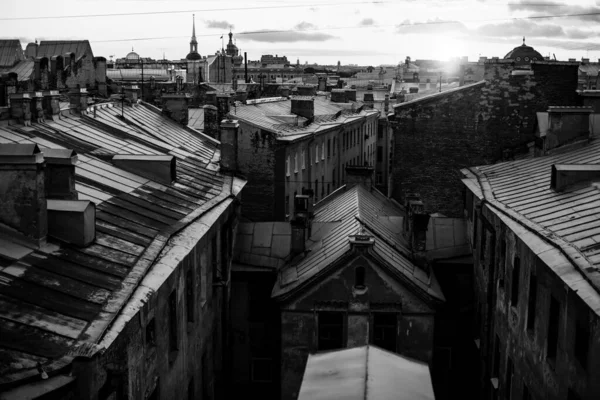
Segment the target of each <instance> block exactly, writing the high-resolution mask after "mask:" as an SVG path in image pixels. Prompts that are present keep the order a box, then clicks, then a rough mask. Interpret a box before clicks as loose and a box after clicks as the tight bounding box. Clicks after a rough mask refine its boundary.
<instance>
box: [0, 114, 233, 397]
mask: <svg viewBox="0 0 600 400" xmlns="http://www.w3.org/2000/svg"><path fill="white" fill-rule="evenodd" d="M95 107H96V110H95V112H91V108H89V109H88V110H90V112H89V113H87V114H85V115H82V116H75V115H63V116H62V117H61V118H60V119H58V120H55V121H46V122H45V123H36V122H33V121H32V125H31V126H29V127H25V126H23V125H9V126H0V144H7V143H8V144H15V143H21V144H24V143H35V144H37V145H38V146H39V148H40V150H41V151H42V152H44V151H45V150H46V149H48V148H51V149H73V150H75V151H76V152H77V156H78V160H79V161H78V163H77V164H76V166H75V174H76V175H75V179H76V183H75V187H76V189H77V191H78V194H79V200H90V201H92V202H93V203H95V205H96V239H95V241H94V242H93V243H92V244H91V245H89V246H87V247H85V248H80V247H74V246H71V245H68V244H64V243H61V242H54V241H52V240H51V238H49V239H48V245H47V246H45V247H41V248H39V249H32V248H28V247H25V246H23V245H21V244H19V243H17V242H15V241H13V240H12V238H11V237H10V236H0V282H1V283H2V285H0V304H1V307H0V326H2V334H1V335H0V388H1V387H2V385H9V384H10V383H11V382H15V381H18V380H21V379H28V378H32V379H39V372H38V371H37V369H36V363H37V362H40V363H41V364H42V365H43V366H44V368H45V369H46V371H47V372H48V374H50V375H52V373H53V371H55V370H57V369H59V368H61V367H62V366H64V365H66V363H68V362H69V360H70V359H71V358H72V357H74V356H77V355H83V354H85V355H88V356H89V355H91V354H93V353H94V352H96V351H98V350H100V349H102V348H103V347H106V346H108V345H109V344H110V343H111V341H112V340H114V338H115V337H116V336H117V335H118V332H119V331H120V330H121V329H122V328H123V326H124V323H125V322H124V320H126V319H127V318H130V317H128V316H127V315H130V314H126V315H123V313H122V310H123V309H124V307H125V306H126V305H127V307H129V308H132V307H133V309H136V307H138V308H139V307H140V304H141V303H140V301H142V300H140V298H139V297H137V296H136V295H134V291H135V293H138V292H137V291H138V290H143V291H146V292H147V293H146V296H150V294H151V293H152V291H154V290H156V289H157V288H158V287H159V286H160V285H161V284H162V281H163V280H164V279H166V276H168V274H166V275H165V274H164V272H163V273H162V274H161V276H160V277H158V278H154V279H151V280H150V281H145V284H144V285H143V286H140V283H141V280H142V279H144V278H145V277H146V276H147V275H148V274H149V273H151V271H152V270H153V265H161V267H162V268H163V269H164V268H165V267H167V266H168V265H169V260H165V259H163V257H164V253H163V251H164V252H167V251H169V250H170V249H171V248H172V244H169V243H170V241H171V240H172V239H173V238H174V236H175V235H178V234H179V233H180V232H181V231H182V230H183V229H184V228H186V227H187V226H188V225H189V224H190V223H192V222H193V221H195V220H198V219H200V220H201V221H204V220H203V218H208V217H209V216H210V215H211V213H213V212H219V211H218V210H222V209H223V208H222V207H224V206H225V205H227V204H228V202H231V201H233V200H232V196H235V195H236V194H237V192H239V189H241V186H243V181H240V180H238V179H237V178H231V177H230V176H227V175H224V174H222V173H220V172H219V166H218V160H219V155H220V152H219V150H218V143H217V142H216V141H214V140H212V139H211V138H208V137H206V136H204V135H202V134H200V133H198V132H195V131H194V130H192V129H189V128H187V127H183V126H181V125H179V124H177V123H175V122H173V121H171V120H169V119H167V118H165V117H164V116H162V115H161V114H160V110H158V109H156V108H154V107H152V106H150V105H146V104H138V105H134V106H127V105H126V106H125V108H124V115H123V116H121V106H120V105H119V107H112V104H103V105H102V106H95ZM117 154H118V155H146V156H149V155H156V156H165V155H170V156H173V157H175V159H176V174H177V177H176V180H175V181H174V182H172V183H170V184H165V183H159V182H157V181H156V180H153V179H149V178H147V177H144V176H140V175H137V174H134V173H131V172H127V171H125V170H123V169H121V168H119V167H117V166H116V165H115V164H113V163H112V162H111V159H112V157H113V156H114V155H117ZM211 218H213V217H211ZM138 303H140V304H138ZM136 304H137V305H136ZM67 354H68V355H67Z"/></svg>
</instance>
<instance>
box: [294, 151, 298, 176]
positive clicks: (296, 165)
mask: <svg viewBox="0 0 600 400" xmlns="http://www.w3.org/2000/svg"><path fill="white" fill-rule="evenodd" d="M294 173H295V174H297V173H298V153H296V154H294Z"/></svg>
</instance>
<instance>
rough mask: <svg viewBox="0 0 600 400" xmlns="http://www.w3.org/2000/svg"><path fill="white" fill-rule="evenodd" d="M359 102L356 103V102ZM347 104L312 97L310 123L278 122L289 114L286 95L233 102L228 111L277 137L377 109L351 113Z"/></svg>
mask: <svg viewBox="0 0 600 400" xmlns="http://www.w3.org/2000/svg"><path fill="white" fill-rule="evenodd" d="M357 104H359V103H357ZM350 107H351V105H349V104H341V103H340V104H338V103H332V102H331V101H330V100H329V99H327V98H325V97H324V96H315V97H314V115H315V116H314V120H313V122H312V123H311V124H309V125H307V126H303V125H304V124H299V125H300V126H298V125H297V124H292V123H282V121H281V119H280V118H278V117H281V116H287V115H290V113H291V109H292V103H291V100H290V99H285V100H280V101H271V102H265V103H257V104H240V105H237V106H236V107H235V109H234V111H233V112H230V113H229V115H230V116H231V117H232V118H235V119H237V120H240V121H244V122H247V123H249V124H251V125H254V126H257V127H260V128H262V129H266V130H269V131H271V132H274V133H276V134H277V135H278V136H280V137H281V138H284V137H286V136H289V137H292V136H295V135H299V134H307V133H314V132H317V131H319V130H320V128H321V127H322V125H324V124H327V123H332V122H333V123H335V124H343V123H345V122H348V121H349V120H350V119H352V118H357V117H358V118H360V117H365V116H367V115H370V113H377V112H378V111H373V110H362V111H360V112H359V113H356V114H355V113H354V112H353V111H352V110H351V109H350Z"/></svg>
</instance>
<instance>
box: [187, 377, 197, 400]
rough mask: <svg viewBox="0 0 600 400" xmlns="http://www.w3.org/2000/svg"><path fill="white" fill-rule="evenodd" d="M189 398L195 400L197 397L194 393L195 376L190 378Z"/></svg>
mask: <svg viewBox="0 0 600 400" xmlns="http://www.w3.org/2000/svg"><path fill="white" fill-rule="evenodd" d="M187 392H188V400H194V399H195V398H196V396H195V395H194V393H195V392H194V378H190V381H189V383H188V390H187Z"/></svg>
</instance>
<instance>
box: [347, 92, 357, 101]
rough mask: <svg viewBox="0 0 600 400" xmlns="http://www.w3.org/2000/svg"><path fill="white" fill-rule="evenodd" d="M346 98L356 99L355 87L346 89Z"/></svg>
mask: <svg viewBox="0 0 600 400" xmlns="http://www.w3.org/2000/svg"><path fill="white" fill-rule="evenodd" d="M346 98H347V99H348V100H349V101H356V89H346Z"/></svg>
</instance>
